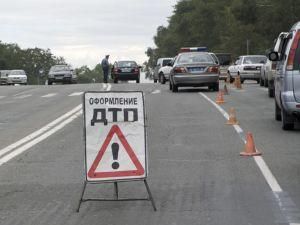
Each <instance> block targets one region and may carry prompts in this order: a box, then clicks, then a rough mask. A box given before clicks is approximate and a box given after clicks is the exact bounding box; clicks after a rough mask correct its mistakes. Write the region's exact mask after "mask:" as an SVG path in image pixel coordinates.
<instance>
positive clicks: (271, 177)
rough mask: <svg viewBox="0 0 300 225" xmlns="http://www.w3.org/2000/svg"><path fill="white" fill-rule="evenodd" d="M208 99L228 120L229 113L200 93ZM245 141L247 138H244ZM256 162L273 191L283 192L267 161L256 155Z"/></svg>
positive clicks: (238, 127)
mask: <svg viewBox="0 0 300 225" xmlns="http://www.w3.org/2000/svg"><path fill="white" fill-rule="evenodd" d="M200 94H201V95H202V96H203V97H204V98H205V99H206V100H208V101H209V102H210V103H211V104H213V105H214V106H215V107H216V108H217V109H218V110H219V111H220V112H221V113H222V114H223V116H224V117H225V118H226V119H227V120H228V114H227V113H226V112H225V111H224V110H223V109H222V108H221V107H220V106H219V105H217V104H216V103H215V102H213V101H212V100H211V99H210V98H209V97H208V96H206V95H205V94H203V93H200ZM224 112H225V113H224ZM234 128H235V130H236V131H237V133H238V134H241V133H244V132H243V129H242V128H241V127H240V126H239V125H235V126H234ZM243 141H244V142H245V140H243ZM254 159H255V162H256V164H257V166H258V167H259V169H260V171H261V172H262V174H263V176H264V178H265V179H266V181H267V183H268V184H269V186H270V188H271V189H272V191H273V192H282V189H281V187H280V186H279V184H278V182H277V180H276V178H275V177H274V175H273V174H272V172H271V170H270V169H269V167H268V166H267V164H266V162H265V161H264V160H263V158H262V157H261V156H260V157H254Z"/></svg>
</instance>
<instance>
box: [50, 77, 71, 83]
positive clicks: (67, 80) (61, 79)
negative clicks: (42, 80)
mask: <svg viewBox="0 0 300 225" xmlns="http://www.w3.org/2000/svg"><path fill="white" fill-rule="evenodd" d="M49 81H50V82H70V81H72V82H73V81H76V79H74V78H72V77H62V78H57V77H54V78H48V82H49Z"/></svg>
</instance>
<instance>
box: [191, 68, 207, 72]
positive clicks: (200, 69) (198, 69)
mask: <svg viewBox="0 0 300 225" xmlns="http://www.w3.org/2000/svg"><path fill="white" fill-rule="evenodd" d="M204 69H205V67H191V68H189V71H190V72H203V71H204Z"/></svg>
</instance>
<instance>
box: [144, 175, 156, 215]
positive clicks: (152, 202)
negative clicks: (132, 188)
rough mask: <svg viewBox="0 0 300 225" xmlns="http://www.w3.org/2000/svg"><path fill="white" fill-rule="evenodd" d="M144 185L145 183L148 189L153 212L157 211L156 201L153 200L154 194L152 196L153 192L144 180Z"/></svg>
mask: <svg viewBox="0 0 300 225" xmlns="http://www.w3.org/2000/svg"><path fill="white" fill-rule="evenodd" d="M144 183H145V186H146V189H147V192H148V196H149V200H150V201H151V204H152V207H153V210H154V211H156V206H155V202H154V199H153V197H152V194H151V191H150V188H149V185H148V183H147V180H146V179H145V180H144Z"/></svg>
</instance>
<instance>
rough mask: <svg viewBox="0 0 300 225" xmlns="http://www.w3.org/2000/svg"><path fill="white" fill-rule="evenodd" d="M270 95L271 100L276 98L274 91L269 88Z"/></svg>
mask: <svg viewBox="0 0 300 225" xmlns="http://www.w3.org/2000/svg"><path fill="white" fill-rule="evenodd" d="M268 94H269V97H270V98H274V89H272V88H270V87H268Z"/></svg>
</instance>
